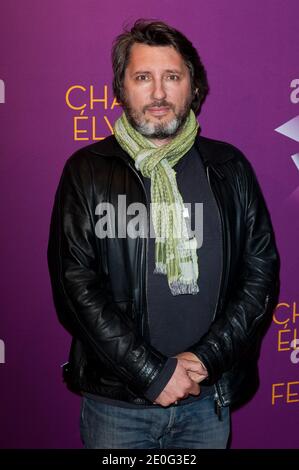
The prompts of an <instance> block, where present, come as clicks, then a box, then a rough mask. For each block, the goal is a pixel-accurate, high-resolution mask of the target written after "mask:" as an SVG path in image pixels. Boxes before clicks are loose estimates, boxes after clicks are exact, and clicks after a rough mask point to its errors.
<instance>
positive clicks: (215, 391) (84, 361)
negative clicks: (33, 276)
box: [48, 20, 279, 448]
mask: <svg viewBox="0 0 299 470" xmlns="http://www.w3.org/2000/svg"><path fill="white" fill-rule="evenodd" d="M112 61H113V70H114V81H113V87H114V93H115V96H116V97H117V99H118V101H119V102H120V103H121V104H122V106H123V111H124V112H123V114H122V115H121V117H120V118H119V119H118V120H117V121H116V123H115V127H114V135H113V136H110V137H108V138H106V139H104V140H103V141H101V142H97V143H93V144H91V145H89V146H87V147H85V148H83V149H80V150H78V151H77V152H76V153H75V154H74V155H72V156H71V158H69V159H68V161H67V162H66V164H65V167H64V171H63V174H62V177H61V180H60V183H59V187H58V190H57V194H56V198H55V204H54V209H53V214H52V221H51V229H50V239H49V247H48V263H49V270H50V275H51V282H52V289H53V295H54V301H55V305H56V310H57V313H58V316H59V319H60V321H61V323H62V324H63V325H64V327H65V328H66V329H67V330H68V331H69V332H70V333H71V335H72V336H73V341H72V346H71V351H70V357H69V362H68V363H67V364H66V365H65V366H64V378H65V381H66V382H67V384H68V386H69V388H70V389H71V390H73V391H76V392H79V393H81V394H82V402H81V419H80V425H81V437H82V440H83V443H84V445H85V447H86V448H225V447H226V446H227V442H228V438H229V433H230V408H231V406H233V405H235V406H237V405H240V404H241V403H243V402H244V401H246V400H248V399H249V398H250V397H251V396H252V395H253V393H254V392H255V391H256V388H257V385H258V376H257V357H258V350H259V345H260V340H261V338H262V333H263V332H264V331H265V326H266V325H267V321H268V319H269V318H270V315H271V309H272V308H273V306H274V304H275V299H276V295H277V286H278V264H279V263H278V255H277V251H276V247H275V242H274V236H273V231H272V227H271V222H270V218H269V214H268V211H267V209H266V206H265V203H264V200H263V197H262V194H261V192H260V189H259V186H258V183H257V181H256V178H255V176H254V173H253V171H252V169H251V167H250V164H249V163H248V161H247V160H246V158H245V157H244V155H243V154H242V153H241V152H240V151H239V150H238V149H237V148H235V147H234V146H232V145H230V144H227V143H224V142H220V141H216V140H212V139H208V138H205V137H202V136H200V135H199V131H198V123H197V120H196V118H195V115H196V114H198V113H199V110H200V107H201V105H202V103H203V101H204V99H205V97H206V95H207V93H208V83H207V78H206V73H205V69H204V67H203V65H202V63H201V61H200V58H199V56H198V53H197V51H196V50H195V49H194V47H193V46H192V44H191V43H190V41H189V40H188V39H187V38H186V37H185V36H184V35H183V34H181V33H180V32H178V31H177V30H175V29H174V28H172V27H170V26H168V25H166V24H165V23H163V22H160V21H145V20H138V21H137V22H136V23H135V25H134V26H133V28H132V29H131V30H130V31H126V32H124V33H123V34H121V35H120V36H119V37H118V38H117V39H116V41H115V43H114V46H113V51H112ZM120 196H123V197H125V203H123V202H122V201H123V199H121V198H120ZM198 203H200V204H202V207H203V219H202V226H201V229H203V239H202V243H201V242H200V236H198V235H199V234H198V233H197V234H196V235H197V236H194V232H193V231H192V223H193V226H194V222H197V221H196V220H195V219H196V214H197V212H196V207H195V206H196V204H198ZM136 204H137V206H136ZM140 204H141V205H142V206H143V207H145V208H146V210H147V212H146V214H147V216H146V217H145V218H143V219H141V221H139V222H140V223H139V226H137V225H138V224H137V225H135V232H134V230H133V232H134V233H132V234H131V235H130V234H129V230H128V228H129V226H130V224H131V228H132V224H133V225H134V216H135V215H136V214H135V212H134V210H132V208H133V209H134V208H136V207H140ZM188 207H189V209H190V211H188ZM130 208H131V209H130ZM186 209H187V210H186ZM151 224H152V225H153V228H154V237H151V236H150V233H149V227H150V225H151ZM140 226H141V227H140ZM131 231H132V230H131ZM197 232H198V230H197Z"/></svg>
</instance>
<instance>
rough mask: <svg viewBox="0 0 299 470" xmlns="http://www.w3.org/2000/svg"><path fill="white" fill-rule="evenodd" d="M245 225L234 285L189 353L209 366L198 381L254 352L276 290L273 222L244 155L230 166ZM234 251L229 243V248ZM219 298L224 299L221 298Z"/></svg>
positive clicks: (212, 380)
mask: <svg viewBox="0 0 299 470" xmlns="http://www.w3.org/2000/svg"><path fill="white" fill-rule="evenodd" d="M234 171H235V172H236V173H235V175H234V180H235V181H236V180H237V183H236V185H237V187H240V186H241V185H240V182H241V183H242V187H243V191H242V192H241V191H240V190H239V192H240V193H241V194H239V197H240V200H241V201H242V203H243V207H244V213H243V214H242V216H241V217H242V219H241V221H239V222H237V221H236V223H244V224H245V237H244V240H243V241H242V240H240V243H243V250H242V252H243V256H242V257H241V260H240V264H239V269H238V272H237V273H235V279H234V284H233V288H232V289H231V290H230V295H229V298H228V299H224V302H223V305H224V307H223V308H222V310H221V311H220V313H219V314H218V315H217V317H216V319H215V321H214V322H213V323H212V325H211V327H210V329H209V330H208V332H207V333H206V334H205V335H204V336H203V337H202V338H201V339H200V341H199V342H197V343H196V344H193V345H192V346H191V347H190V348H188V351H191V352H193V353H194V354H196V355H197V356H198V357H199V359H200V360H201V361H202V362H203V364H204V365H205V366H206V368H207V370H208V374H209V375H208V378H207V379H205V381H204V382H203V384H207V385H212V384H214V383H215V382H217V380H218V379H219V378H220V377H221V375H222V374H223V373H224V372H226V371H228V370H230V369H231V368H232V367H233V366H234V365H235V364H236V363H237V362H239V361H242V359H243V358H245V357H247V358H248V357H252V358H253V356H254V355H255V353H256V352H257V351H258V348H259V345H260V340H261V338H262V335H263V332H264V331H265V327H266V326H267V325H268V323H269V320H270V321H271V313H272V310H273V308H274V305H275V302H276V300H277V295H278V290H279V256H278V253H277V249H276V244H275V240H274V234H273V229H272V224H271V220H270V216H269V213H268V210H267V208H266V204H265V201H264V198H263V195H262V193H261V190H260V187H259V184H258V182H257V179H256V176H255V174H254V171H253V170H252V168H251V165H250V164H249V162H248V161H247V160H246V159H245V157H244V156H243V154H241V158H240V159H238V162H237V165H236V166H235V168H234ZM231 249H234V247H231ZM222 300H223V299H222Z"/></svg>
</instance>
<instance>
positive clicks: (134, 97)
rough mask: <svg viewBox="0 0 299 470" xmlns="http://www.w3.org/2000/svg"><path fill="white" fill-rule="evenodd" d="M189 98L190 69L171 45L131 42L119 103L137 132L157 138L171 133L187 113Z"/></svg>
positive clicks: (172, 134) (167, 136) (190, 96)
mask: <svg viewBox="0 0 299 470" xmlns="http://www.w3.org/2000/svg"><path fill="white" fill-rule="evenodd" d="M192 98H193V97H192V94H191V81H190V73H189V69H188V68H187V66H186V65H185V63H184V60H183V58H182V56H181V55H180V54H179V53H178V52H177V51H176V50H175V49H174V48H173V47H171V46H148V45H145V44H138V43H135V44H133V46H132V48H131V52H130V59H129V62H128V66H127V68H126V71H125V77H124V100H123V103H122V104H123V108H124V111H125V113H126V115H127V118H128V120H129V122H130V123H131V125H132V126H133V127H134V128H135V129H136V130H137V131H138V132H140V134H143V135H144V136H146V137H148V138H152V139H159V140H160V139H167V138H169V137H170V136H174V135H175V134H176V133H177V132H178V131H179V129H180V128H181V127H182V125H183V124H184V122H185V119H186V117H187V116H188V114H189V111H190V107H191V102H192Z"/></svg>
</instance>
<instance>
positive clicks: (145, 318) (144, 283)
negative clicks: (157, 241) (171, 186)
mask: <svg viewBox="0 0 299 470" xmlns="http://www.w3.org/2000/svg"><path fill="white" fill-rule="evenodd" d="M129 167H130V168H132V170H133V171H134V173H135V175H136V176H137V178H138V179H139V181H140V184H141V186H142V188H143V192H144V195H145V200H146V210H147V236H146V238H145V245H146V249H145V275H144V271H143V273H142V274H143V276H142V294H143V293H144V297H145V307H146V308H145V312H144V305H142V311H143V315H142V316H141V334H142V336H143V337H144V338H147V339H148V341H149V343H150V329H149V321H148V300H147V277H148V272H147V263H148V235H149V230H150V215H149V204H148V197H147V194H146V190H145V186H144V183H143V181H142V179H141V178H140V175H139V174H138V172H137V171H136V170H135V168H134V167H133V166H132V165H130V164H129ZM142 267H143V264H142ZM144 278H145V279H144ZM143 291H144V292H143ZM142 294H141V299H142V298H143V295H142ZM139 304H141V303H140V302H139ZM145 323H146V327H147V331H145ZM146 333H147V336H146Z"/></svg>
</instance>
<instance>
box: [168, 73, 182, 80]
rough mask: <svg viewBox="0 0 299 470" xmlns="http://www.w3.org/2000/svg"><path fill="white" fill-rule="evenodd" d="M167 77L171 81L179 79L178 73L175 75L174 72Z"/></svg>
mask: <svg viewBox="0 0 299 470" xmlns="http://www.w3.org/2000/svg"><path fill="white" fill-rule="evenodd" d="M168 78H169V79H170V80H172V81H177V80H179V79H180V77H179V76H178V75H175V74H173V73H172V74H171V75H168Z"/></svg>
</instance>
